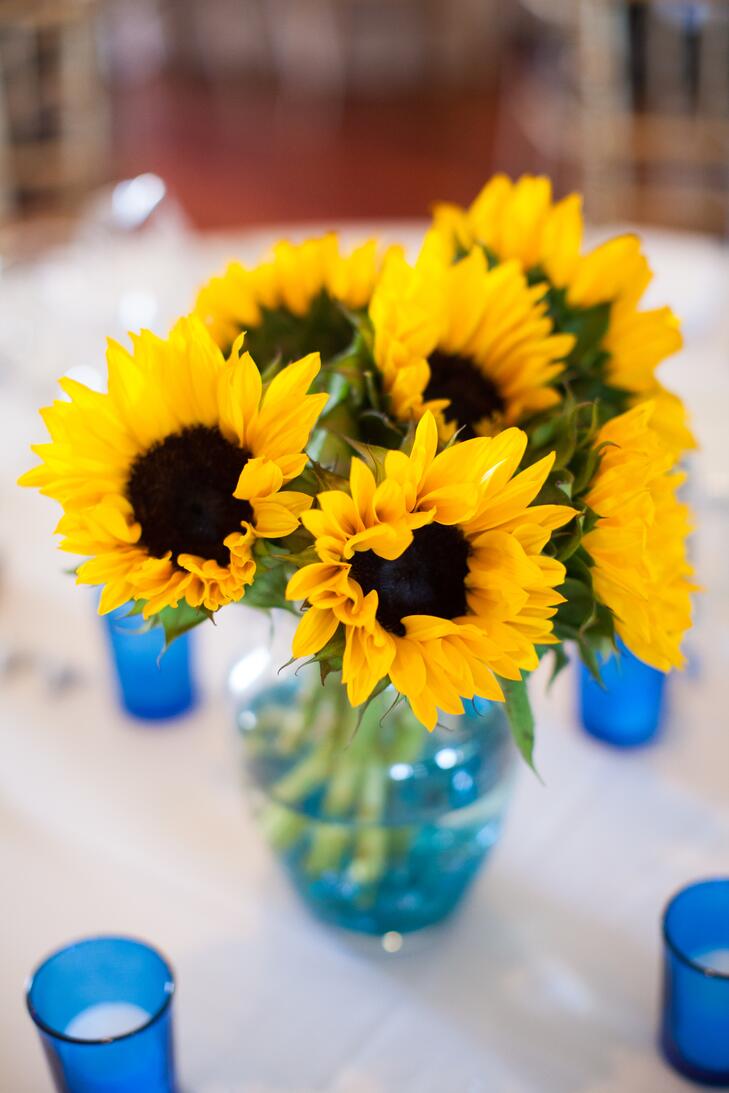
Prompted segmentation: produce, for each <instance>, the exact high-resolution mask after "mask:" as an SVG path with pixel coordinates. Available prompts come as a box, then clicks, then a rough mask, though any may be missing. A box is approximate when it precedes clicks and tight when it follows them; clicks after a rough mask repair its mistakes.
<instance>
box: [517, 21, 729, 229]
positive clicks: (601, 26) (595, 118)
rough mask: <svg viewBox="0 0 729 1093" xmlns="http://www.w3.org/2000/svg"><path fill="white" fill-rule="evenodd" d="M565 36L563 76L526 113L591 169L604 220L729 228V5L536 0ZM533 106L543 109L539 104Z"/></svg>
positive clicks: (591, 190) (570, 158)
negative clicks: (553, 1) (552, 1)
mask: <svg viewBox="0 0 729 1093" xmlns="http://www.w3.org/2000/svg"><path fill="white" fill-rule="evenodd" d="M524 3H525V6H526V7H528V8H529V10H530V11H531V13H532V14H535V15H537V16H538V17H539V18H540V19H543V20H546V21H548V22H549V23H550V24H551V28H550V29H551V33H552V35H553V36H556V37H561V39H562V43H563V49H564V52H563V56H562V65H563V73H562V80H561V81H555V82H553V83H552V85H551V86H547V87H546V88H545V86H544V85H543V84H540V79H539V77H537V79H534V78H533V77H531V78H527V80H526V81H525V84H524V86H522V88H521V91H520V92H519V93H518V94H517V96H516V102H515V111H516V114H517V117H519V118H520V119H522V120H523V123H524V126H525V128H526V129H527V131H528V134H529V136H530V138H531V139H532V140H533V142H534V143H535V145H536V146H537V148H538V149H539V150H540V152H541V153H542V154H544V155H546V156H547V157H548V158H549V159H552V160H556V161H558V162H559V161H561V162H564V163H567V164H569V165H571V166H572V168H573V169H575V170H576V171H577V172H578V174H579V176H580V177H579V184H580V185H581V187H582V188H583V189H584V191H585V196H586V204H587V207H588V211H589V214H590V216H591V218H592V219H593V220H603V221H606V220H616V219H629V220H645V221H652V222H657V223H663V224H669V225H675V226H680V227H686V228H693V229H705V230H710V231H717V232H722V233H725V232H726V231H727V228H729V5H728V4H727V3H725V2H724V0H707V2H702V3H699V2H685V0H566V2H564V0H563V2H562V3H559V4H554V5H550V4H549V3H547V2H545V0H524ZM530 104H531V106H530Z"/></svg>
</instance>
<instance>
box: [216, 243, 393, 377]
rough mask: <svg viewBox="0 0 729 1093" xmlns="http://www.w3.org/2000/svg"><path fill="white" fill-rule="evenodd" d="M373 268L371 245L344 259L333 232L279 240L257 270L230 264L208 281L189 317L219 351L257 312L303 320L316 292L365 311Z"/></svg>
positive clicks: (376, 260)
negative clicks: (295, 240) (200, 324)
mask: <svg viewBox="0 0 729 1093" xmlns="http://www.w3.org/2000/svg"><path fill="white" fill-rule="evenodd" d="M379 268H380V257H379V252H378V246H377V242H376V240H369V241H367V242H366V243H362V244H361V245H360V246H358V247H356V248H355V249H354V250H352V251H351V253H349V254H344V253H342V250H341V247H340V244H339V239H338V237H337V235H336V234H335V233H334V232H330V233H328V234H327V235H324V236H322V237H321V238H316V239H307V240H305V241H304V242H303V243H291V242H289V241H288V240H281V241H280V242H278V243H277V244H276V245H275V246H274V248H273V251H272V254H271V256H270V258H269V259H267V260H265V261H263V262H260V263H259V264H258V265H256V266H252V267H247V266H244V265H242V264H241V263H240V262H231V263H230V264H229V265H228V267H227V269H226V270H225V272H224V273H223V275H222V276H220V277H212V278H211V279H210V280H209V281H208V282H207V283H206V284H205V285H203V287H202V288H201V289H200V291H199V293H198V296H197V300H196V301H195V313H196V314H197V315H198V316H199V317H200V318H201V319H202V321H203V322H204V323H205V325H206V326H207V327H208V329H209V330H210V333H211V334H212V336H213V338H214V339H215V341H216V342H217V344H218V345H219V346H221V348H223V349H225V348H226V347H227V346H229V345H231V344H232V342H233V341H234V339H235V338H236V337H237V336H238V334H239V333H240V332H241V330H252V329H253V328H254V327H257V326H258V325H259V324H260V322H261V317H262V314H261V309H262V308H271V309H273V308H285V309H286V310H287V311H289V312H291V314H293V315H298V316H303V315H305V314H306V312H307V310H308V309H309V307H310V305H311V302H312V300H313V299H314V298H315V297H316V296H318V295H319V294H320V293H321V292H326V293H327V294H328V295H329V296H330V297H331V298H332V300H337V301H338V302H339V303H341V304H343V305H344V306H345V307H347V308H350V309H351V310H359V309H361V308H364V307H366V306H367V304H368V303H369V301H370V297H371V295H372V291H373V289H374V286H375V282H376V280H377V275H378V273H379ZM261 363H264V362H261Z"/></svg>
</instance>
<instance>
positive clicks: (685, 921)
mask: <svg viewBox="0 0 729 1093" xmlns="http://www.w3.org/2000/svg"><path fill="white" fill-rule="evenodd" d="M663 941H664V963H663V1013H662V1024H661V1046H662V1048H663V1053H664V1055H665V1056H666V1058H667V1059H668V1061H669V1062H670V1063H671V1065H672V1066H674V1067H675V1068H676V1069H677V1070H679V1071H680V1072H681V1073H682V1074H684V1075H685V1076H686V1077H687V1078H691V1079H692V1080H693V1081H696V1082H701V1083H703V1084H705V1085H714V1086H717V1085H718V1086H729V877H728V878H724V879H717V880H706V881H699V882H697V883H696V884H691V885H689V886H688V887H686V888H684V889H682V890H681V891H680V892H679V893H678V894H677V895H676V896H674V897H673V899H672V900H671V902H670V903H669V904H668V907H667V908H666V911H665V914H664V916H663Z"/></svg>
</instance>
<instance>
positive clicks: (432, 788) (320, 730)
mask: <svg viewBox="0 0 729 1093" xmlns="http://www.w3.org/2000/svg"><path fill="white" fill-rule="evenodd" d="M396 698H397V696H396V694H395V693H394V692H393V691H392V689H391V688H388V689H387V690H386V691H384V692H383V693H382V694H380V695H379V696H378V697H377V698H375V699H374V700H373V701H372V702H371V703H370V705H369V706H368V707H366V709H365V711H364V713H362V711H361V710H356V709H354V710H353V709H352V707H351V706H350V705H349V703H348V702H347V697H346V691H345V689H344V687H343V686H342V684H341V680H340V677H339V676H338V675H331V676H329V677H328V679H327V681H326V682H325V684H324V685H322V683H321V679H320V675H319V669H318V667H317V666H316V665H308V666H307V667H305V668H303V669H299V672H298V674H296V673H294V672H293V671H292V670H290V669H287V671H286V673H285V674H283V675H279V676H278V677H277V678H276V680H275V682H269V683H268V685H266V686H264V687H260V688H259V689H258V691H257V692H256V693H255V694H253V695H249V696H248V697H247V699H246V701H245V703H241V705H240V707H239V709H238V712H237V723H238V726H239V729H240V731H241V733H242V736H243V738H244V741H245V756H246V759H245V762H246V770H247V774H248V778H249V781H250V782H252V783H253V785H254V787H255V788H256V790H257V798H258V804H259V819H260V822H261V825H262V827H263V830H264V832H265V834H266V836H267V838H268V840H269V842H270V843H271V845H272V847H273V849H274V851H275V852H276V854H277V856H278V858H279V860H280V861H281V863H282V864H283V866H284V868H285V869H286V872H287V873H288V875H289V877H290V879H291V881H292V882H293V885H294V887H295V888H296V890H297V891H298V893H299V895H300V896H301V898H302V899H303V900H304V902H305V903H306V904H307V905H308V907H309V908H310V909H311V910H312V911H313V912H314V914H315V915H316V916H317V917H318V918H320V919H321V920H323V921H324V922H327V923H329V924H331V925H334V926H338V927H342V928H344V929H346V930H351V931H356V932H358V933H360V934H369V935H374V936H379V937H381V938H383V944H384V946H385V948H386V949H388V948H390V946H392V947H393V948H399V947H400V944H401V943H402V938H401V935H403V934H408V933H412V932H414V931H418V930H423V929H425V928H426V927H430V926H434V925H435V924H437V923H439V922H441V921H442V920H443V919H445V918H446V917H447V916H448V915H450V914H451V913H452V912H453V911H454V910H455V909H456V907H457V906H458V905H459V903H460V902H461V900H462V899H463V896H464V895H465V893H466V891H467V890H468V888H469V887H470V885H471V884H472V882H473V880H474V878H475V877H476V875H477V874H478V872H479V870H480V868H481V866H482V865H483V863H484V861H485V860H486V858H487V857H488V855H489V852H490V851H491V849H492V847H493V846H494V844H495V843H496V841H497V839H498V838H499V835H500V833H501V826H502V821H503V817H504V812H505V808H506V805H507V802H508V799H509V796H510V790H511V783H512V774H513V770H514V766H515V764H514V757H515V749H514V748H513V745H512V742H511V737H510V733H509V729H508V726H507V724H506V720H505V717H504V715H503V712H502V710H501V709H500V708H499V707H498V706H496V705H494V704H492V703H489V702H485V701H481V700H478V699H476V700H475V701H474V702H467V703H465V707H466V712H465V713H464V714H463V715H461V716H458V717H444V718H443V724H442V725H441V726H439V727H438V728H437V729H436V730H435V731H434V732H432V733H429V732H428V731H427V730H426V729H425V728H424V727H423V726H422V725H421V724H420V722H419V721H417V720H416V718H415V717H414V716H413V714H412V712H411V711H410V707H409V706H408V704H407V703H406V702H405V701H404V700H400V701H395V699H396Z"/></svg>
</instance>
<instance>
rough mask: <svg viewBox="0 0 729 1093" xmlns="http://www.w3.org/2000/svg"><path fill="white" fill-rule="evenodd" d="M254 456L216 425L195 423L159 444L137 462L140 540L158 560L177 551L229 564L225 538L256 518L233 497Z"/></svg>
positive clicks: (130, 484) (130, 493) (130, 485)
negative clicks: (210, 426)
mask: <svg viewBox="0 0 729 1093" xmlns="http://www.w3.org/2000/svg"><path fill="white" fill-rule="evenodd" d="M249 457H250V454H249V452H247V451H245V450H244V449H242V448H237V447H236V445H235V444H231V443H230V441H229V440H226V439H225V437H224V436H223V435H222V433H221V432H220V431H219V430H218V429H215V428H208V427H207V426H204V425H195V426H192V427H191V428H189V429H183V430H182V432H180V433H173V434H172V435H171V436H167V437H165V439H164V440H161V441H159V443H157V444H154V445H153V446H152V447H151V448H150V449H149V450H148V451H146V452H145V453H144V454H143V455H140V456H139V457H138V459H136V460H135V461H134V463H133V464H132V468H131V472H130V474H129V479H128V481H127V497H128V499H129V501H130V502H131V504H132V508H133V509H134V515H135V516H136V518H137V520H138V521H139V523H140V524H141V526H142V538H141V542H142V545H143V546H144V547H146V549H147V551H148V552H149V553H150V554H151V555H152V556H153V557H154V558H161V557H163V556H164V555H165V554H166V553H167V551H170V550H171V551H172V558H173V560H174V561H175V562H176V561H177V558H178V556H179V555H180V554H196V555H198V556H199V557H200V558H206V559H207V558H214V559H215V561H216V562H218V564H219V565H223V566H224V565H228V563H229V562H230V551H229V550H228V548H227V547H226V546H225V545H224V540H225V538H226V536H228V535H230V533H231V532H233V531H240V530H241V521H242V520H250V519H251V518H252V515H253V513H252V509H251V506H250V505H249V504H248V502H247V501H239V500H238V499H237V498H235V497H233V491H234V490H235V488H236V486H237V485H238V479H239V477H240V472H241V471H242V470H243V468H244V467H245V465H246V463H247V462H248V459H249Z"/></svg>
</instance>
